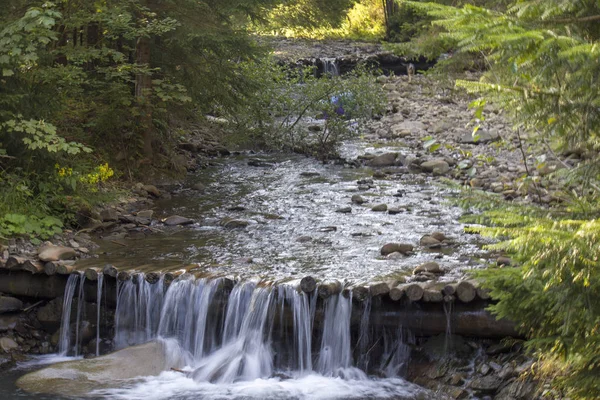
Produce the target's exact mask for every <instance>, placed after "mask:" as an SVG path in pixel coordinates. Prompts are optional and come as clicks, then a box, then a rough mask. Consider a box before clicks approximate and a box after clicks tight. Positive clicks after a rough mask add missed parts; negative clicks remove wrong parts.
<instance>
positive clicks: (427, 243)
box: [419, 235, 442, 249]
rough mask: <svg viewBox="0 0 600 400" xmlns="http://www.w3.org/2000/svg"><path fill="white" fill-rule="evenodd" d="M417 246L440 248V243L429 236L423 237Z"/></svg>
mask: <svg viewBox="0 0 600 400" xmlns="http://www.w3.org/2000/svg"><path fill="white" fill-rule="evenodd" d="M419 244H420V245H421V246H423V247H429V248H430V249H433V248H437V247H441V245H442V243H441V242H440V241H439V240H437V239H436V238H434V237H433V236H431V235H425V236H423V237H422V238H421V240H420V241H419Z"/></svg>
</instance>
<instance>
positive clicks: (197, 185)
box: [192, 182, 206, 192]
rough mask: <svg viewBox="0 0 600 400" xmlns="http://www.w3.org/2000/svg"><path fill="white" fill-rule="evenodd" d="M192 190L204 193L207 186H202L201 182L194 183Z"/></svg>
mask: <svg viewBox="0 0 600 400" xmlns="http://www.w3.org/2000/svg"><path fill="white" fill-rule="evenodd" d="M192 189H193V190H197V191H199V192H203V191H205V190H206V185H204V184H202V183H200V182H198V183H194V184H193V185H192Z"/></svg>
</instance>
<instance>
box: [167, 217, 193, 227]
mask: <svg viewBox="0 0 600 400" xmlns="http://www.w3.org/2000/svg"><path fill="white" fill-rule="evenodd" d="M162 222H163V223H164V224H165V225H167V226H176V225H190V224H193V223H194V220H193V219H190V218H186V217H181V216H179V215H171V216H170V217H168V218H165V219H163V220H162Z"/></svg>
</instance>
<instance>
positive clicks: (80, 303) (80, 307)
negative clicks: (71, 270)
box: [75, 274, 85, 357]
mask: <svg viewBox="0 0 600 400" xmlns="http://www.w3.org/2000/svg"><path fill="white" fill-rule="evenodd" d="M80 277H81V279H80V280H79V295H78V296H77V322H76V323H75V357H77V356H79V352H80V350H81V348H80V347H81V343H80V340H79V339H80V337H79V336H80V333H81V328H82V323H81V316H82V315H81V314H82V313H83V312H84V308H85V296H84V294H85V291H84V284H85V275H84V274H81V275H80Z"/></svg>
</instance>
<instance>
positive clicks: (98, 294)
mask: <svg viewBox="0 0 600 400" xmlns="http://www.w3.org/2000/svg"><path fill="white" fill-rule="evenodd" d="M103 282H104V275H103V274H99V275H98V283H97V284H98V286H97V287H96V308H97V310H96V356H99V355H100V311H101V306H102V284H103Z"/></svg>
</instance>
